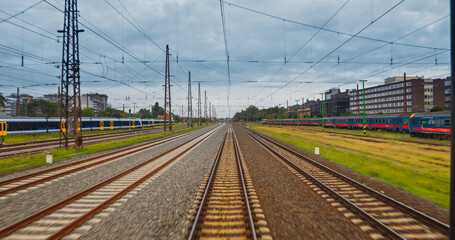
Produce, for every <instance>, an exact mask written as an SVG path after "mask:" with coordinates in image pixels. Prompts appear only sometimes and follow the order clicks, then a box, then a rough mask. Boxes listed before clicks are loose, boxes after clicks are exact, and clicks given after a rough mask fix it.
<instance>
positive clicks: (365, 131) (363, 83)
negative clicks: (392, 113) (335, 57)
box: [359, 80, 367, 135]
mask: <svg viewBox="0 0 455 240" xmlns="http://www.w3.org/2000/svg"><path fill="white" fill-rule="evenodd" d="M359 81H360V82H362V89H363V134H364V135H365V134H367V126H366V121H365V82H366V81H367V80H359Z"/></svg>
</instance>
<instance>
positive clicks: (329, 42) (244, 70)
mask: <svg viewBox="0 0 455 240" xmlns="http://www.w3.org/2000/svg"><path fill="white" fill-rule="evenodd" d="M36 2H38V0H24V1H3V2H2V7H1V10H2V11H4V12H0V18H1V19H5V18H7V17H8V15H6V14H5V12H6V13H8V14H15V13H19V12H21V11H22V10H24V9H26V8H27V7H29V6H31V5H33V4H34V3H36ZM48 2H49V3H51V4H54V5H55V6H57V7H58V8H60V9H62V8H63V7H62V5H61V3H62V2H63V1H56V0H48ZM107 2H109V3H110V4H112V5H113V6H114V7H115V8H117V9H118V11H120V12H121V13H122V14H124V15H125V16H126V17H127V18H128V19H129V20H130V21H132V22H134V21H137V23H139V25H140V26H141V27H142V28H143V29H144V30H145V32H146V33H147V34H148V35H149V36H150V37H151V38H152V39H153V40H154V42H156V43H157V44H158V45H159V46H160V47H161V48H162V49H164V48H165V45H166V44H169V45H170V48H171V50H172V51H171V52H172V58H173V62H172V63H171V72H172V75H173V76H174V77H173V81H174V84H173V85H174V86H173V88H172V94H173V103H174V108H175V109H178V111H177V113H179V114H180V112H181V110H180V109H181V107H178V106H181V105H186V87H187V74H188V71H191V72H192V80H193V86H192V90H193V97H197V82H201V88H202V94H203V90H207V95H208V98H209V100H210V101H211V102H212V103H213V104H214V105H215V106H216V107H217V112H218V116H227V114H228V111H227V108H226V95H227V92H228V91H227V88H228V83H227V69H226V62H225V52H224V51H225V50H224V42H223V31H222V26H221V16H220V6H219V1H215V0H211V1H195V0H172V1H151V0H147V1H139V0H136V1H131V0H124V1H122V3H123V5H124V6H126V8H127V9H128V11H126V10H125V9H123V8H122V6H121V4H120V3H119V1H118V0H108V1H107ZM107 2H106V1H79V10H80V15H81V17H82V19H81V23H83V24H85V25H87V26H88V27H90V28H92V29H93V30H95V31H96V32H97V33H98V34H101V35H103V36H104V34H106V36H109V38H110V39H111V40H110V41H115V42H117V44H119V45H122V46H123V47H124V48H125V49H127V50H128V51H129V52H131V53H132V54H134V56H135V57H137V58H138V59H139V60H140V61H144V60H145V61H149V63H147V64H148V65H149V66H150V67H151V68H153V69H156V70H158V71H159V72H161V73H164V59H165V55H164V54H163V52H162V50H161V49H160V48H158V47H156V46H155V45H154V43H152V42H151V41H149V40H148V39H147V38H146V37H144V36H143V34H142V33H140V32H139V31H137V30H136V29H135V28H134V27H133V26H131V24H130V23H128V22H127V21H126V20H125V19H123V18H122V17H121V16H120V15H119V14H118V13H117V12H116V11H115V10H114V9H113V8H112V7H111V6H109V5H108V4H107ZM231 2H232V3H234V4H238V5H241V6H244V7H247V8H251V9H254V10H257V11H261V12H265V13H268V14H272V15H275V16H278V17H281V18H285V19H289V20H293V21H297V22H301V23H305V24H310V25H314V26H322V25H323V24H324V23H325V22H326V21H327V20H328V19H329V18H330V16H331V15H332V14H333V13H335V12H336V11H337V10H338V8H339V7H340V6H341V5H342V4H343V3H344V1H334V0H323V1H316V0H312V1H310V0H306V1H295V0H284V1H272V0H265V1H238V0H231ZM397 2H398V0H384V1H379V0H370V1H364V0H351V1H349V3H348V4H346V6H345V7H344V8H343V9H342V10H341V11H340V12H339V13H338V14H337V15H336V16H335V17H334V18H333V19H332V20H331V21H330V22H329V23H328V24H327V26H326V28H327V29H332V30H334V31H339V32H345V33H350V34H354V33H356V32H357V31H359V30H360V29H362V28H363V27H365V26H366V25H367V24H368V23H370V22H371V21H372V20H374V19H375V18H376V17H378V16H380V15H381V14H383V13H384V12H385V11H387V10H388V9H389V8H391V7H392V6H393V5H395V4H396V3H397ZM448 9H449V1H447V0H444V1H442V0H439V1H434V0H420V1H405V2H404V3H403V4H401V5H399V6H398V7H397V8H395V9H394V10H392V11H391V12H390V13H388V14H387V15H385V16H384V17H383V18H381V19H380V20H379V21H378V22H376V23H374V24H373V25H372V26H370V27H369V28H368V29H366V30H365V31H364V32H362V33H361V34H360V35H362V36H366V37H370V38H377V39H382V40H385V41H389V42H390V41H393V40H394V39H397V38H399V37H401V36H403V35H404V34H407V33H410V32H412V31H414V30H416V29H418V28H420V27H422V26H424V25H426V24H429V23H430V22H433V21H435V20H437V19H439V18H441V17H443V16H445V15H447V14H449V10H448ZM128 12H129V13H128ZM225 13H226V24H227V30H228V31H227V32H228V45H229V52H230V58H231V76H232V78H231V79H232V87H231V96H230V98H231V101H230V103H231V114H234V113H235V111H238V110H240V109H242V108H244V107H246V106H247V105H248V104H257V105H258V106H260V107H267V106H273V105H276V104H285V103H286V100H291V101H290V103H294V100H295V99H301V98H302V97H304V98H315V97H316V98H317V97H318V96H319V95H318V93H320V92H322V91H324V90H327V89H329V88H332V87H336V86H341V88H342V89H345V88H355V85H356V82H358V80H359V79H363V78H365V77H367V79H368V84H370V85H374V84H378V83H380V82H381V81H382V80H383V79H384V78H386V77H390V76H395V75H402V74H403V72H407V73H408V75H415V74H417V75H425V76H426V77H437V76H441V77H445V76H446V75H444V74H448V73H449V72H450V68H449V61H450V60H449V52H445V53H441V54H439V55H437V56H436V58H437V61H438V65H435V63H434V62H435V56H434V54H435V53H437V52H440V51H437V50H434V49H425V48H416V47H408V46H400V45H398V44H393V46H392V47H391V44H388V45H386V46H384V47H382V48H379V49H377V50H375V51H371V52H369V53H368V54H365V55H362V56H360V57H358V58H355V59H352V60H350V61H348V62H345V61H346V60H348V59H350V58H352V57H354V56H356V55H358V54H361V53H364V52H367V51H369V50H372V49H375V48H377V47H379V46H381V45H384V43H381V42H377V41H371V40H365V39H359V38H355V39H353V40H351V41H350V42H349V43H347V44H346V45H344V46H343V47H341V48H340V49H339V50H337V51H335V52H334V53H333V54H331V55H330V56H328V57H327V58H326V59H324V60H323V61H321V63H319V64H317V65H316V66H314V67H312V68H311V69H309V71H307V72H306V73H305V74H303V75H302V76H300V77H298V78H297V76H298V75H299V74H301V73H302V72H304V71H305V70H306V69H308V68H309V67H310V66H311V65H312V63H313V62H315V61H318V60H319V59H321V58H322V57H323V56H324V55H326V54H327V53H329V52H330V51H332V50H333V49H335V48H336V47H337V46H338V45H340V44H341V43H343V42H344V41H346V40H347V39H348V38H349V36H345V35H342V34H336V33H330V32H326V31H320V32H319V33H318V34H317V35H316V37H315V38H314V39H313V40H312V41H311V42H309V43H308V44H307V45H306V46H305V47H304V48H303V49H302V50H301V51H300V52H299V53H298V54H296V55H295V56H294V57H293V58H292V59H291V61H290V62H289V63H287V64H286V65H284V64H283V63H284V55H285V54H286V56H287V58H288V59H289V57H291V56H292V55H293V54H294V53H295V52H296V51H297V49H299V48H300V47H301V46H302V45H303V44H304V43H305V42H306V41H308V39H309V38H310V37H311V36H312V35H313V34H314V33H315V32H316V31H317V29H314V28H309V27H306V26H302V25H299V24H294V23H292V22H289V21H282V20H278V19H274V18H271V17H268V16H264V15H260V14H257V13H253V12H251V11H247V10H244V9H240V8H238V7H235V6H233V5H229V4H225ZM129 14H131V16H132V17H134V20H133V19H132V18H131V17H130V15H129ZM22 19H23V20H25V21H27V22H30V23H32V24H34V25H36V26H38V27H40V28H42V29H44V30H46V31H47V32H46V31H43V30H41V29H37V28H35V27H33V26H30V25H29V24H27V23H23V22H21V20H22ZM87 20H88V21H87ZM0 21H1V20H0ZM448 21H449V18H445V19H443V20H441V21H439V22H437V23H435V24H432V25H430V26H428V27H427V28H424V29H422V30H420V31H418V32H416V33H414V34H411V35H409V36H407V37H405V38H403V39H401V40H399V41H398V42H399V43H406V44H413V45H419V46H427V47H430V48H442V49H447V48H449V23H448ZM10 22H11V23H14V24H17V25H19V26H23V27H26V28H30V29H32V30H33V31H36V32H39V33H41V34H43V35H45V36H47V37H49V38H51V39H52V40H51V39H48V38H46V37H43V36H40V35H37V34H36V33H32V32H29V31H27V30H24V29H21V28H20V27H18V26H14V25H11V24H10V23H7V22H3V23H0V32H1V33H2V34H1V35H2V37H1V38H0V44H1V45H0V46H4V47H5V46H6V47H9V48H14V49H18V50H20V51H24V52H27V53H30V54H33V55H36V56H37V57H41V58H45V59H49V60H51V61H52V62H57V64H55V63H51V64H50V63H47V62H43V61H40V60H36V59H34V58H33V57H31V56H27V55H26V56H25V65H24V67H21V55H20V54H17V53H13V52H11V51H7V50H5V48H4V47H0V66H1V67H0V85H1V86H0V92H2V93H4V94H9V93H11V92H14V91H15V87H16V86H21V87H22V86H28V85H38V84H58V83H59V79H57V78H56V77H55V76H58V75H60V74H61V73H60V71H61V69H60V68H57V67H56V66H57V65H59V62H60V61H61V41H60V42H57V40H56V39H55V38H56V36H57V32H56V31H57V29H61V28H62V24H63V14H62V13H61V12H59V11H57V10H56V9H54V8H53V7H52V6H50V5H49V4H47V3H46V2H41V3H40V4H39V5H37V6H36V7H34V8H32V9H30V10H28V11H26V12H25V13H24V14H19V15H18V16H17V17H16V18H13V19H11V20H10ZM91 24H93V25H94V26H92V25H91ZM95 26H96V28H95ZM80 28H85V27H83V26H82V25H80ZM85 30H86V31H85V32H84V33H81V35H80V44H81V61H82V62H83V64H82V65H81V68H82V70H83V71H85V73H84V72H83V73H81V76H82V91H83V92H101V93H106V94H108V95H109V96H110V102H111V103H112V105H113V106H114V107H118V108H120V107H122V105H123V104H126V106H127V107H132V103H138V106H139V107H149V106H150V105H151V104H153V103H154V102H155V101H159V102H160V104H162V101H163V95H164V94H163V87H162V85H163V80H164V79H163V77H162V76H160V75H159V74H157V73H156V72H154V71H153V70H152V69H150V68H148V67H147V66H145V65H144V64H142V63H141V62H139V61H138V60H137V59H134V58H133V57H131V56H129V55H128V54H126V53H123V52H122V51H121V50H119V49H118V48H116V47H114V46H113V45H112V44H110V43H108V42H107V41H105V40H103V39H102V38H100V37H99V36H97V35H96V34H94V33H93V32H91V31H90V30H89V29H85ZM122 56H123V57H124V59H125V63H124V64H122V63H121V61H122ZM177 56H178V58H179V65H178V64H177V63H176V58H177ZM423 56H427V58H425V59H423V60H421V61H419V62H415V63H413V64H407V65H405V66H402V67H400V66H401V65H402V64H406V63H410V62H412V61H415V60H416V59H419V58H422V57H423ZM338 57H339V59H340V64H337V62H338ZM390 58H393V64H392V65H391V64H390ZM195 60H199V61H195ZM280 69H281V70H280ZM87 72H88V73H92V74H95V75H100V76H104V77H106V78H109V79H111V80H108V79H106V78H100V77H96V76H93V75H90V74H88V73H87ZM293 79H295V80H294V81H293V82H292V83H290V84H288V86H286V87H285V88H283V89H282V90H280V91H278V92H276V93H275V94H272V93H273V92H275V91H276V90H277V89H279V88H281V87H282V86H283V85H285V84H286V83H289V81H291V80H293ZM112 80H114V81H112ZM94 81H98V82H94ZM120 82H122V83H124V84H121V83H120ZM126 85H129V86H131V87H128V86H126ZM56 90H57V86H45V85H42V86H32V87H28V88H27V87H25V88H23V90H22V91H23V92H26V93H29V94H32V95H35V96H39V95H42V94H45V93H50V92H56ZM270 94H272V95H271V96H269V97H266V96H268V95H270ZM127 97H130V99H131V100H129V101H126V100H125V99H126V98H127ZM146 97H147V99H146ZM195 102H196V98H195V99H194V103H193V106H196V104H195Z"/></svg>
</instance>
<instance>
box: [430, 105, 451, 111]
mask: <svg viewBox="0 0 455 240" xmlns="http://www.w3.org/2000/svg"><path fill="white" fill-rule="evenodd" d="M446 111H450V109H449V108H448V107H443V106H434V107H432V108H431V109H430V112H446Z"/></svg>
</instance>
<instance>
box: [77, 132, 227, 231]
mask: <svg viewBox="0 0 455 240" xmlns="http://www.w3.org/2000/svg"><path fill="white" fill-rule="evenodd" d="M226 129H227V125H224V126H223V128H222V129H221V130H220V131H218V132H217V133H215V134H214V135H212V136H210V137H209V138H208V139H206V140H205V141H204V142H203V143H202V144H201V145H199V146H197V147H196V148H195V149H193V150H191V151H190V152H189V153H187V154H186V155H185V156H184V157H182V158H181V159H180V160H178V161H177V162H176V164H175V165H173V166H172V167H171V168H169V169H168V170H167V171H165V172H164V173H163V174H161V175H160V176H159V177H157V178H156V179H155V180H153V181H152V182H151V183H150V184H149V185H147V186H146V187H144V188H143V189H142V190H141V191H140V192H138V194H137V195H135V196H134V197H132V198H131V199H130V200H128V201H127V202H125V203H124V204H123V205H122V206H121V207H119V208H117V209H116V210H114V211H113V212H112V213H111V214H110V215H109V216H108V217H107V218H106V219H104V220H103V221H101V222H100V223H99V224H96V225H95V226H94V227H93V228H92V229H91V230H90V231H89V232H87V233H86V235H83V236H82V238H81V239H114V238H115V239H184V238H185V236H186V234H187V233H186V231H187V228H188V226H189V225H188V222H187V221H188V219H189V218H187V216H188V215H189V213H190V210H191V209H192V206H193V202H194V201H195V199H196V196H197V195H198V191H199V187H200V186H201V184H202V183H203V177H204V175H206V174H207V173H208V172H209V171H210V168H211V166H212V164H213V160H214V158H215V155H216V152H217V149H218V146H219V144H220V142H221V140H222V138H223V136H224V132H225V131H226Z"/></svg>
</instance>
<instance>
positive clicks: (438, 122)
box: [434, 118, 441, 127]
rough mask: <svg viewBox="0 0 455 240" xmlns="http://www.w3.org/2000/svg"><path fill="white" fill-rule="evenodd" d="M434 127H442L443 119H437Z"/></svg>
mask: <svg viewBox="0 0 455 240" xmlns="http://www.w3.org/2000/svg"><path fill="white" fill-rule="evenodd" d="M434 125H435V126H436V127H439V126H441V119H440V118H435V119H434Z"/></svg>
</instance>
